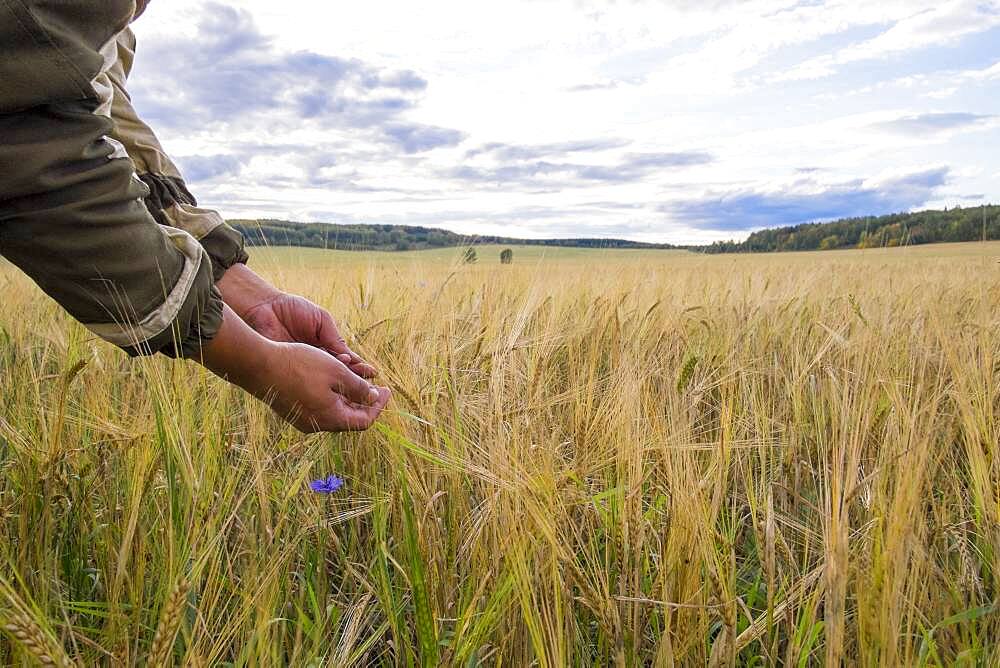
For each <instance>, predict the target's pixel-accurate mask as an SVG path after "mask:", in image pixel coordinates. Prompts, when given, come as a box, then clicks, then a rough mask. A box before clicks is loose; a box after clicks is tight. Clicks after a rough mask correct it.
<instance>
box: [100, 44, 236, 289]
mask: <svg viewBox="0 0 1000 668" xmlns="http://www.w3.org/2000/svg"><path fill="white" fill-rule="evenodd" d="M116 52H117V57H116V60H115V62H114V64H113V65H112V67H111V68H110V69H109V70H108V72H107V75H108V79H109V81H110V84H111V86H112V87H113V89H114V98H113V102H112V105H111V118H112V120H113V121H114V123H115V128H114V133H113V134H112V137H114V138H115V139H116V140H118V141H119V142H121V144H122V145H123V146H124V147H125V151H126V152H127V153H128V156H129V158H131V159H132V162H133V164H134V165H135V169H136V173H137V175H138V177H139V179H141V180H142V182H143V183H145V184H146V187H148V188H149V195H147V196H146V198H145V202H146V208H147V209H149V212H150V214H151V215H152V216H153V218H155V219H156V222H158V223H160V224H161V225H169V226H171V227H175V228H178V229H182V230H184V231H185V232H187V233H188V234H190V235H192V236H193V237H194V238H195V239H197V240H198V241H199V242H200V243H201V245H202V247H203V248H204V249H205V250H206V251H207V252H208V256H209V257H210V258H211V260H212V270H213V274H214V276H215V280H218V279H219V278H221V277H222V274H223V273H225V271H226V269H228V268H229V267H231V266H232V265H233V264H235V263H237V262H246V260H247V254H246V252H245V251H244V248H243V236H242V235H241V234H240V233H239V232H237V231H236V230H235V229H233V228H232V227H230V226H229V225H227V224H226V223H225V222H224V221H223V220H222V217H221V216H220V215H219V214H218V213H217V212H215V211H212V210H211V209H205V208H201V207H199V206H198V203H197V201H196V200H195V198H194V196H193V195H192V194H191V192H190V191H189V190H188V189H187V186H186V185H185V183H184V179H183V178H182V177H181V173H180V171H179V170H178V169H177V167H176V166H175V165H174V163H173V161H172V160H171V159H170V157H169V156H168V155H167V154H166V153H165V152H164V150H163V148H162V147H161V146H160V142H159V140H157V138H156V135H155V134H154V133H153V130H152V129H151V128H150V127H149V126H148V125H146V123H144V122H143V121H142V119H140V118H139V115H138V114H137V113H136V111H135V109H134V108H133V107H132V100H131V98H130V96H129V94H128V91H127V90H126V88H125V83H126V80H127V78H128V75H129V73H130V72H131V70H132V63H133V61H134V59H135V35H134V34H133V33H132V30H131V29H130V28H126V29H125V30H123V31H122V32H121V33H120V34H119V35H118V38H117V40H116Z"/></svg>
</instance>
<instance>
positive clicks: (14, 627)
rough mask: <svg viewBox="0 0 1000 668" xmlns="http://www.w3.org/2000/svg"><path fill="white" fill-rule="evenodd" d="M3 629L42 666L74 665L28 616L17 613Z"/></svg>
mask: <svg viewBox="0 0 1000 668" xmlns="http://www.w3.org/2000/svg"><path fill="white" fill-rule="evenodd" d="M3 629H4V630H5V631H6V632H7V633H9V634H10V636H11V637H12V638H14V640H16V641H17V642H18V644H20V645H21V647H22V648H23V649H24V651H26V652H27V653H28V654H31V655H32V656H34V657H35V659H36V660H37V661H38V662H39V663H40V664H42V665H43V666H74V665H76V664H75V663H73V661H72V660H71V659H70V658H69V656H68V655H67V654H66V650H65V649H63V647H62V646H61V645H59V644H58V643H57V642H55V641H54V640H53V639H52V638H51V637H49V635H48V634H46V633H45V631H43V630H42V628H41V627H40V626H39V625H38V623H37V622H35V620H34V619H32V618H31V617H29V616H28V615H25V614H19V613H16V614H13V615H10V616H9V617H8V618H7V622H6V623H5V624H4V626H3Z"/></svg>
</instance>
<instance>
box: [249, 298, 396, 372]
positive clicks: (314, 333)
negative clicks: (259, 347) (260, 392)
mask: <svg viewBox="0 0 1000 668" xmlns="http://www.w3.org/2000/svg"><path fill="white" fill-rule="evenodd" d="M242 315H243V320H244V322H246V323H247V324H248V325H250V327H252V328H253V329H254V331H256V332H257V333H258V334H260V335H261V336H265V337H267V338H269V339H271V340H272V341H281V342H289V343H291V342H296V343H305V344H307V345H310V346H313V347H315V348H320V349H322V350H325V351H327V352H329V353H330V354H331V355H334V356H336V358H337V359H338V360H339V361H340V362H342V363H343V364H345V365H347V367H348V368H349V369H350V370H351V371H353V372H354V373H356V374H357V375H359V376H361V377H362V378H374V377H375V376H376V375H377V374H378V371H377V370H376V369H375V367H373V366H372V365H371V364H368V363H367V362H365V361H364V360H363V359H361V357H360V356H358V355H357V354H355V353H354V351H352V350H351V349H350V348H348V346H347V342H346V341H345V340H344V337H343V336H341V335H340V330H339V329H338V328H337V323H336V322H334V320H333V317H332V316H331V315H330V314H329V313H328V312H327V311H326V310H324V309H322V308H320V307H319V306H317V305H316V304H314V303H312V302H311V301H309V300H308V299H306V298H305V297H299V296H298V295H291V294H287V293H284V292H280V293H278V294H276V295H274V296H272V297H270V298H269V299H267V300H265V301H263V302H261V303H259V304H257V305H255V306H252V307H250V308H249V309H248V310H247V311H246V312H245V313H243V314H242Z"/></svg>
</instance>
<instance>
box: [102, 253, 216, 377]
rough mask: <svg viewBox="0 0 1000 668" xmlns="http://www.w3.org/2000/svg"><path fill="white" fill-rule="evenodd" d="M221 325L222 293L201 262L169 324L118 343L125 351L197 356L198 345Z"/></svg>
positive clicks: (170, 355)
mask: <svg viewBox="0 0 1000 668" xmlns="http://www.w3.org/2000/svg"><path fill="white" fill-rule="evenodd" d="M221 326H222V294H221V293H220V292H219V290H218V288H216V287H215V285H214V284H213V281H212V269H211V266H210V265H209V263H208V262H202V263H201V266H200V267H199V268H198V275H197V278H196V279H195V283H194V285H193V286H192V287H191V291H190V292H189V293H188V296H187V299H186V300H185V302H184V304H183V305H182V306H181V308H180V311H179V312H178V314H177V317H176V319H175V320H174V322H173V323H172V324H171V326H170V327H168V328H167V329H165V330H164V331H163V332H161V333H160V334H158V335H157V336H155V337H153V338H151V339H147V340H146V341H143V342H142V343H140V344H138V345H134V346H121V348H122V349H123V350H124V351H125V352H126V353H128V354H129V355H131V356H133V357H135V356H139V355H153V354H156V353H161V354H163V355H166V356H167V357H184V358H198V357H199V356H200V355H201V349H202V346H204V345H205V344H206V343H208V342H209V341H211V340H212V339H213V338H215V335H216V334H217V333H218V332H219V328H220V327H221Z"/></svg>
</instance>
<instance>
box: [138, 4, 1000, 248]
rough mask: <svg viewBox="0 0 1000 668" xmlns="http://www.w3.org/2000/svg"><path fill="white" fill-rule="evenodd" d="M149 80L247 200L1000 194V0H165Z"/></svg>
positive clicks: (751, 213)
mask: <svg viewBox="0 0 1000 668" xmlns="http://www.w3.org/2000/svg"><path fill="white" fill-rule="evenodd" d="M134 29H135V31H136V34H137V36H138V39H139V45H138V51H137V60H136V65H135V69H134V70H133V73H132V79H131V82H130V89H131V91H132V94H133V97H134V102H135V105H136V107H137V108H138V110H139V112H140V114H142V115H143V116H144V118H145V119H146V120H147V122H149V123H150V125H152V126H153V127H154V129H156V131H157V132H158V134H159V135H160V138H161V139H162V141H163V143H164V145H165V146H166V148H167V150H168V151H169V152H170V153H171V154H172V155H173V156H174V158H175V159H176V160H177V162H178V163H179V164H180V166H181V168H182V171H183V172H184V174H185V177H186V178H187V180H188V182H189V185H190V186H191V189H192V190H193V191H194V193H195V194H196V195H197V196H198V197H199V200H200V201H201V203H202V204H205V205H209V206H213V207H216V208H218V209H219V210H220V211H222V212H223V214H224V215H226V216H228V217H231V218H259V217H275V218H285V219H291V220H299V221H322V222H343V223H347V222H372V223H394V224H412V225H426V226H433V227H443V228H447V229H451V230H455V231H460V232H469V233H482V234H503V235H508V236H523V237H567V236H573V237H621V238H630V239H636V240H641V241H665V242H672V243H702V242H710V241H713V240H717V239H732V238H735V239H739V238H742V237H744V236H745V235H746V234H747V233H748V232H750V231H751V230H753V229H757V228H760V227H770V226H776V225H786V224H793V223H797V222H804V221H809V220H822V219H830V218H837V217H842V216H853V215H862V214H875V213H886V212H892V211H901V210H911V209H919V208H927V207H943V206H955V205H958V204H960V205H963V206H971V205H975V204H979V203H982V202H983V201H992V202H996V201H998V200H1000V151H998V150H997V147H998V146H1000V0H978V1H977V0H954V1H947V0H945V1H942V0H934V1H931V2H925V1H923V0H879V2H871V1H853V0H842V1H829V2H824V1H822V0H808V1H803V2H794V1H791V0H764V1H761V2H751V1H744V2H740V1H732V0H729V1H727V0H658V1H649V2H645V1H642V0H618V1H616V2H596V1H591V0H567V1H565V2H560V1H555V0H552V1H549V0H531V1H526V2H520V1H517V0H504V2H490V3H487V2H480V1H478V0H473V1H469V0H456V1H454V2H451V1H449V2H437V1H431V0H427V1H425V2H417V3H403V2H399V1H396V2H387V1H382V0H366V1H365V2H352V3H340V2H336V3H335V2H329V0H286V1H284V2H278V1H275V0H239V1H235V0H234V1H232V2H196V1H190V0H156V1H154V2H152V3H151V4H150V7H149V10H148V11H147V12H146V14H144V15H143V16H142V18H141V19H140V20H139V21H137V22H136V24H135V25H134Z"/></svg>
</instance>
